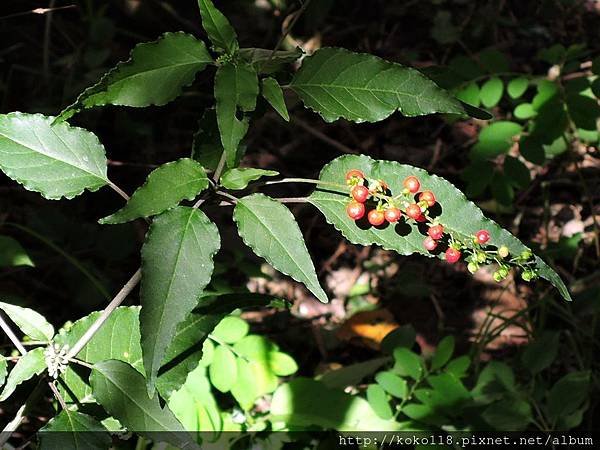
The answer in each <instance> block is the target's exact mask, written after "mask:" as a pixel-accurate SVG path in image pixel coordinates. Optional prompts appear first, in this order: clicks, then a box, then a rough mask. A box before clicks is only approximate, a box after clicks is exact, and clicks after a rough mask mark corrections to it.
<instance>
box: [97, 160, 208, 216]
mask: <svg viewBox="0 0 600 450" xmlns="http://www.w3.org/2000/svg"><path fill="white" fill-rule="evenodd" d="M207 187H208V177H207V176H206V171H205V170H204V168H203V167H202V166H201V165H200V164H199V163H197V162H196V161H194V160H193V159H190V158H181V159H179V160H177V161H172V162H169V163H166V164H163V165H162V166H160V167H158V168H157V169H154V170H153V171H152V172H151V173H150V175H148V178H147V179H146V182H145V183H144V184H143V185H142V186H141V187H139V188H138V189H136V191H135V192H134V193H133V194H132V195H131V198H130V199H129V201H128V202H127V204H126V205H125V206H124V207H123V208H121V209H120V210H118V211H117V212H115V213H114V214H111V215H110V216H107V217H104V218H103V219H100V220H99V221H98V222H99V223H101V224H117V223H125V222H129V221H131V220H134V219H138V218H140V217H150V216H153V215H155V214H160V213H161V212H163V211H166V210H167V209H170V208H173V207H175V206H177V205H178V204H179V202H181V201H182V200H193V199H194V198H195V197H196V196H197V195H198V194H199V193H200V192H202V191H203V190H204V189H206V188H207Z"/></svg>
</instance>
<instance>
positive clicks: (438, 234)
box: [427, 225, 444, 241]
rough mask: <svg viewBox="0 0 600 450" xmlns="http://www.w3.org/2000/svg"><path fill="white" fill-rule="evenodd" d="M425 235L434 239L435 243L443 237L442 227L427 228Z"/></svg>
mask: <svg viewBox="0 0 600 450" xmlns="http://www.w3.org/2000/svg"><path fill="white" fill-rule="evenodd" d="M427 234H428V235H429V236H430V237H431V239H435V240H436V241H437V240H438V239H441V238H442V236H443V235H444V227H443V226H442V225H433V226H431V227H429V230H427Z"/></svg>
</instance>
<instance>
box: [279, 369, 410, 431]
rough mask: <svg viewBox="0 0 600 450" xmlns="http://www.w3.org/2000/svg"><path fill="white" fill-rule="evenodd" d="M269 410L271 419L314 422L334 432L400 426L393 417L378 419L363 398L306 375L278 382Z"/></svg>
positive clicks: (290, 423)
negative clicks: (284, 382)
mask: <svg viewBox="0 0 600 450" xmlns="http://www.w3.org/2000/svg"><path fill="white" fill-rule="evenodd" d="M270 413H271V417H272V420H273V421H282V422H285V423H286V424H287V425H288V426H294V427H307V426H312V425H316V426H318V427H321V428H325V429H334V430H338V431H364V430H378V431H391V430H397V429H399V428H400V424H399V423H398V422H395V421H394V420H384V419H381V418H380V417H379V416H378V415H377V414H376V413H375V412H374V411H373V409H372V408H371V406H370V405H369V403H368V402H367V401H366V400H365V399H364V398H361V397H359V396H353V395H350V394H346V393H345V392H344V391H342V390H338V389H331V388H328V387H326V386H325V385H324V384H323V383H321V382H319V381H315V380H310V379H307V378H297V379H295V380H292V381H291V382H289V383H286V384H283V385H281V386H280V387H279V388H278V389H277V391H275V394H273V400H272V402H271V410H270Z"/></svg>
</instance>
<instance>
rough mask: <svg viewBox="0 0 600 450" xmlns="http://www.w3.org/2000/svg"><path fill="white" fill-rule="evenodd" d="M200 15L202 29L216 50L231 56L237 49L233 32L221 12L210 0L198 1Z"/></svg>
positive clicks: (235, 36) (237, 45)
mask: <svg viewBox="0 0 600 450" xmlns="http://www.w3.org/2000/svg"><path fill="white" fill-rule="evenodd" d="M198 7H199V8H200V14H201V15H202V27H203V28H204V31H206V34H208V38H209V39H210V41H211V42H212V43H213V45H214V46H215V47H216V48H217V49H218V50H224V51H225V52H227V53H228V54H230V55H232V54H234V53H235V52H236V50H237V49H238V47H239V44H238V41H237V35H236V34H235V30H234V29H233V27H232V26H231V24H230V23H229V20H227V17H225V16H224V15H223V13H222V12H221V11H219V10H218V9H217V8H215V5H214V4H213V2H212V0H198Z"/></svg>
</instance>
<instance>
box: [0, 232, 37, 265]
mask: <svg viewBox="0 0 600 450" xmlns="http://www.w3.org/2000/svg"><path fill="white" fill-rule="evenodd" d="M17 266H30V267H35V264H34V263H33V261H32V260H31V258H30V257H29V255H28V254H27V252H26V251H25V249H24V248H23V247H22V246H21V244H19V243H18V242H17V241H16V240H14V239H13V238H11V237H10V236H2V235H0V267H17Z"/></svg>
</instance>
